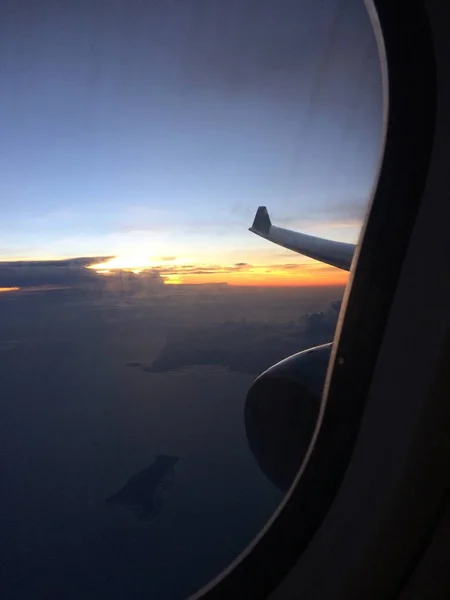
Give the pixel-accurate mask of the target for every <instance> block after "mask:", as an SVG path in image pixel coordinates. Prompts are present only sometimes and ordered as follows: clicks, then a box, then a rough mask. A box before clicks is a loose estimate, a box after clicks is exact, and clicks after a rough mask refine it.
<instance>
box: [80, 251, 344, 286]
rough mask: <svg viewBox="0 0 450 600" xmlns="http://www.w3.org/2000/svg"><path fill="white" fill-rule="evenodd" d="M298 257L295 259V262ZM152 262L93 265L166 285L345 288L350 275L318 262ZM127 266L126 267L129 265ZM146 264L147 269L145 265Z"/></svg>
mask: <svg viewBox="0 0 450 600" xmlns="http://www.w3.org/2000/svg"><path fill="white" fill-rule="evenodd" d="M295 259H297V260H298V258H297V257H295V256H294V257H293V260H295ZM149 262H150V261H149V260H148V259H145V260H144V259H142V260H141V261H138V263H137V264H136V262H134V261H132V260H130V259H124V258H120V257H117V258H115V259H112V260H110V261H108V262H106V263H103V264H101V265H99V264H97V265H91V266H90V267H88V268H90V269H95V270H96V271H97V273H99V274H104V275H106V276H108V275H110V274H112V273H113V272H114V271H126V272H132V273H134V274H136V275H137V276H138V277H139V275H140V274H141V273H143V274H144V275H145V272H146V271H150V272H153V273H155V274H157V275H159V276H160V277H161V278H162V280H163V282H164V284H165V285H183V284H187V285H196V284H208V283H225V284H227V285H230V286H283V287H286V286H289V287H302V286H308V287H311V286H331V285H345V284H346V283H347V280H348V273H347V272H346V271H343V270H341V269H336V268H334V267H330V266H329V265H326V264H323V263H319V262H316V261H308V260H307V261H305V262H292V263H286V264H266V265H261V264H257V265H251V264H248V263H235V264H231V265H218V264H213V265H211V264H205V263H195V262H194V264H186V259H184V260H183V261H182V260H181V259H176V260H175V259H174V260H171V261H170V262H169V261H167V262H165V263H161V261H159V262H158V263H156V261H155V263H154V264H152V265H150V264H149ZM125 265H126V266H125ZM144 265H146V266H144Z"/></svg>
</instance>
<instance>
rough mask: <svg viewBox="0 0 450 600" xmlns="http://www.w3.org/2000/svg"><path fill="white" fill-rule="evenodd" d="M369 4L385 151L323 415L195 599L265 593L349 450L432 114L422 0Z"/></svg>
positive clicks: (325, 501)
mask: <svg viewBox="0 0 450 600" xmlns="http://www.w3.org/2000/svg"><path fill="white" fill-rule="evenodd" d="M365 4H366V8H367V10H368V13H369V16H370V18H371V20H372V25H373V28H374V32H375V36H376V39H377V44H378V49H379V55H380V63H381V68H382V71H383V73H382V78H383V94H384V115H385V117H384V128H385V131H384V144H383V145H382V149H383V155H382V160H381V161H380V162H381V166H380V170H379V178H378V182H377V185H376V189H375V192H374V196H373V200H372V203H371V206H370V209H369V210H368V214H367V215H366V222H365V225H364V228H363V231H362V234H361V239H360V244H359V245H358V249H357V251H356V253H355V257H354V261H353V266H352V271H351V275H350V280H349V283H348V285H347V289H346V294H345V297H344V301H343V303H342V308H341V314H340V318H339V322H338V327H337V330H336V335H335V340H334V343H333V352H332V356H331V360H330V364H329V367H328V374H327V382H326V386H325V392H324V396H323V400H322V408H321V415H320V418H319V421H318V424H317V427H316V431H315V435H314V437H313V440H312V443H311V445H310V448H309V450H308V453H307V455H306V457H305V460H304V462H303V464H302V466H301V468H300V471H299V473H298V475H297V477H296V479H295V481H294V484H293V486H292V487H291V489H290V491H289V492H288V494H287V495H286V497H285V499H284V501H283V502H282V504H281V506H280V507H279V509H278V510H277V511H276V513H275V514H274V515H273V516H272V518H271V519H270V521H269V523H268V524H267V525H266V526H265V527H264V528H263V530H262V531H261V532H260V534H259V535H258V536H257V537H256V538H255V540H253V542H252V543H251V544H250V545H249V546H248V547H247V548H246V549H245V550H244V552H243V553H242V554H241V555H240V556H238V557H237V558H236V560H235V561H234V562H233V563H232V564H231V565H230V566H229V567H227V568H226V569H225V570H224V571H223V572H222V573H220V574H219V575H218V576H217V577H216V578H215V579H214V580H213V581H211V582H210V583H209V584H207V585H206V586H205V587H204V588H202V589H201V590H200V591H199V592H197V593H196V594H194V595H193V596H191V599H192V600H194V599H200V598H201V599H204V600H217V599H224V598H226V599H228V598H245V599H246V600H257V599H262V598H266V597H267V596H268V594H270V592H271V591H273V590H274V589H275V588H276V587H277V586H278V585H279V584H280V582H281V581H282V580H283V578H284V577H285V576H286V574H287V573H288V572H289V571H290V570H291V568H292V567H293V566H294V564H295V563H296V562H297V561H298V559H299V558H300V556H301V554H302V553H303V552H304V550H305V549H306V548H307V546H308V545H309V543H310V542H311V540H312V538H313V536H314V535H315V533H316V532H317V530H318V528H319V527H320V525H321V523H322V522H323V520H324V518H325V516H326V515H327V513H328V511H329V509H330V507H331V505H332V503H333V500H334V499H335V497H336V495H337V493H338V491H339V487H340V484H341V482H342V479H343V477H344V474H345V472H346V469H347V466H348V464H349V461H350V458H351V455H352V451H353V448H354V444H355V441H356V437H357V434H358V430H359V425H360V422H361V418H362V415H363V412H364V407H365V399H366V396H367V391H368V388H369V385H370V382H371V378H372V373H373V370H374V366H375V364H376V361H377V357H378V353H379V349H380V345H381V342H382V339H383V335H384V330H385V328H386V324H387V319H388V315H389V311H390V307H391V304H392V301H393V297H394V294H395V291H396V288H397V283H398V277H399V273H400V269H401V266H402V264H403V260H404V257H405V254H406V249H407V246H408V241H409V238H410V236H411V232H412V229H413V226H414V223H415V218H416V214H417V211H418V208H419V205H420V202H421V198H422V194H423V191H424V188H425V183H426V178H427V174H428V167H429V163H430V160H431V150H432V141H433V135H434V124H435V118H436V68H435V59H434V52H433V42H432V36H431V31H430V28H429V25H428V20H427V15H426V12H425V8H424V6H423V4H422V2H421V1H420V0H396V1H395V2H392V0H374V1H373V2H372V1H371V0H365ZM405 15H407V17H408V18H407V19H406V18H405ZM380 232H382V235H380Z"/></svg>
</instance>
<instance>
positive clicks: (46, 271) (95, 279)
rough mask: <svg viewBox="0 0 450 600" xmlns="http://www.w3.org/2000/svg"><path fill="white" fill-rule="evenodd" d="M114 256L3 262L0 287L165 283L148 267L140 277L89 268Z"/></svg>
mask: <svg viewBox="0 0 450 600" xmlns="http://www.w3.org/2000/svg"><path fill="white" fill-rule="evenodd" d="M110 258H112V257H105V256H95V257H92V256H91V257H80V258H70V259H64V260H43V261H17V262H0V288H9V287H19V288H21V289H28V290H31V289H33V290H38V289H42V290H45V289H47V290H48V289H49V288H50V287H51V288H53V289H54V288H55V287H56V288H58V287H60V288H86V287H89V288H92V287H94V288H105V289H109V290H114V289H119V288H120V289H123V288H124V286H127V287H128V288H129V287H130V286H132V285H134V286H135V287H136V286H138V285H140V284H143V283H146V284H148V283H149V282H150V281H151V282H153V283H155V282H156V283H158V284H162V283H163V278H162V277H161V274H160V273H159V272H157V271H155V270H147V271H145V273H143V274H142V276H140V277H139V279H138V277H137V276H136V275H135V274H134V273H130V272H124V271H118V272H115V273H111V274H109V275H107V276H106V275H102V274H98V273H96V272H95V271H94V270H92V269H88V268H86V267H88V266H89V265H92V264H95V263H101V262H104V261H106V260H108V259H110Z"/></svg>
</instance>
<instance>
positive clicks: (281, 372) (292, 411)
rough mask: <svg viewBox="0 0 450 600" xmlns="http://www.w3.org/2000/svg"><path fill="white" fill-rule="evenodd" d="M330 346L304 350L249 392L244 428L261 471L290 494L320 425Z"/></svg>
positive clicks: (266, 374) (260, 379)
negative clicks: (317, 423) (316, 425)
mask: <svg viewBox="0 0 450 600" xmlns="http://www.w3.org/2000/svg"><path fill="white" fill-rule="evenodd" d="M330 354H331V343H330V344H324V345H323V346H316V347H315V348H310V349H308V350H303V352H299V353H298V354H294V355H292V356H290V357H289V358H286V359H284V360H282V361H281V362H279V363H277V364H276V365H274V366H273V367H270V368H269V369H267V371H264V373H262V374H261V375H260V376H259V377H258V378H257V379H255V381H254V382H253V384H252V386H251V388H250V389H249V391H248V393H247V399H246V402H245V429H246V433H247V440H248V444H249V446H250V449H251V451H252V453H253V456H254V457H255V459H256V461H257V463H258V465H259V467H260V469H261V470H262V472H263V473H264V474H265V475H266V477H268V478H269V479H270V481H271V482H272V483H273V484H274V485H275V486H276V487H277V488H279V489H280V490H282V491H287V490H288V489H289V487H290V485H291V483H292V481H293V479H294V477H295V475H296V474H297V471H298V469H299V468H300V465H301V462H302V459H303V457H304V455H305V452H306V450H307V448H308V444H309V442H310V440H311V436H312V433H313V431H314V427H315V424H316V420H317V416H318V413H319V408H320V401H321V397H322V391H323V386H324V383H325V376H326V372H327V367H328V362H329V360H330Z"/></svg>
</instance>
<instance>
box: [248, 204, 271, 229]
mask: <svg viewBox="0 0 450 600" xmlns="http://www.w3.org/2000/svg"><path fill="white" fill-rule="evenodd" d="M271 226H272V223H271V221H270V217H269V213H268V211H267V208H266V207H265V206H258V210H257V211H256V215H255V218H254V219H253V224H252V226H251V227H250V228H249V230H250V231H253V232H254V233H262V234H264V235H268V234H269V232H270V228H271Z"/></svg>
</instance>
